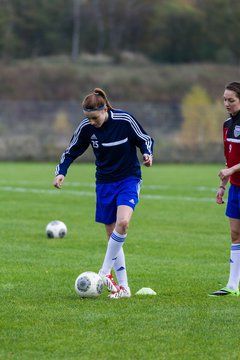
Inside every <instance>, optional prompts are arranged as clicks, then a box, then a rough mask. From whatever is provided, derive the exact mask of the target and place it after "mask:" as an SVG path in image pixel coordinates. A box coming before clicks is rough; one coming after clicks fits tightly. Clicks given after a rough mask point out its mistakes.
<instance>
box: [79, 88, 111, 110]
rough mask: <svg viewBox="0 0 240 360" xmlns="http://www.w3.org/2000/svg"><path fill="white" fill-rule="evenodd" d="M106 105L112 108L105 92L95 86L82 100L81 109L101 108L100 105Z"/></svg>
mask: <svg viewBox="0 0 240 360" xmlns="http://www.w3.org/2000/svg"><path fill="white" fill-rule="evenodd" d="M104 105H106V106H107V108H108V109H110V110H113V107H112V106H111V104H110V102H109V100H108V98H107V95H106V93H105V92H104V91H103V90H102V89H100V88H95V89H94V91H93V93H91V94H89V95H87V96H86V97H85V99H84V100H83V103H82V107H83V109H92V110H94V109H99V110H100V109H101V107H102V106H104Z"/></svg>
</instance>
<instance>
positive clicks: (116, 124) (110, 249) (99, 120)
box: [53, 88, 153, 299]
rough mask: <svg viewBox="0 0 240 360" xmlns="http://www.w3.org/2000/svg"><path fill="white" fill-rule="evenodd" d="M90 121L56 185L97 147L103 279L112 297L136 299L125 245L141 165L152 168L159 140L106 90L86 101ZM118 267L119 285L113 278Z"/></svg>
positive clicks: (76, 137) (64, 162)
mask: <svg viewBox="0 0 240 360" xmlns="http://www.w3.org/2000/svg"><path fill="white" fill-rule="evenodd" d="M82 107H83V113H84V115H85V118H84V119H83V120H82V121H81V122H80V125H79V126H78V128H77V129H76V131H75V132H74V134H73V137H72V139H71V141H70V144H69V147H68V148H67V149H66V150H65V152H64V153H63V155H62V157H61V160H60V163H59V165H58V166H57V168H56V177H55V179H54V180H53V185H54V186H55V187H56V188H61V186H62V184H63V181H64V178H65V176H66V174H67V170H68V168H69V166H70V165H71V163H72V162H73V161H74V160H75V159H76V158H77V157H79V156H80V155H82V154H83V153H84V151H85V150H86V149H87V148H88V146H89V145H91V146H92V149H93V152H94V155H95V158H96V162H95V163H96V217H95V219H96V222H100V223H103V224H105V227H106V232H107V236H108V246H107V250H106V254H105V258H104V261H103V264H102V268H101V270H100V271H99V275H100V276H101V277H102V279H103V282H104V284H105V285H106V286H107V288H108V290H110V291H111V294H110V295H109V297H110V298H113V299H118V298H126V297H130V296H131V291H130V288H129V286H128V279H127V272H126V265H125V256H124V251H123V244H124V241H125V240H126V237H127V230H128V226H129V223H130V220H131V217H132V213H133V210H134V208H135V206H136V204H137V203H138V198H139V191H140V184H141V167H140V163H139V160H138V157H137V151H136V150H137V147H138V148H139V149H140V151H141V153H142V155H143V165H145V166H147V167H149V166H151V165H152V151H153V139H152V138H151V137H150V136H149V135H147V133H146V132H145V131H144V130H143V128H142V127H141V125H140V124H139V123H138V122H137V120H136V119H135V118H134V117H133V116H132V115H131V114H129V113H128V112H126V111H122V110H116V109H113V108H112V106H111V105H110V103H109V101H108V98H107V96H106V94H105V92H104V91H103V90H102V89H99V88H96V89H94V92H93V93H91V94H89V95H87V96H86V97H85V99H84V100H83V103H82ZM112 268H114V271H115V274H116V277H117V280H118V285H117V284H116V282H115V281H114V280H113V277H112V273H111V271H112Z"/></svg>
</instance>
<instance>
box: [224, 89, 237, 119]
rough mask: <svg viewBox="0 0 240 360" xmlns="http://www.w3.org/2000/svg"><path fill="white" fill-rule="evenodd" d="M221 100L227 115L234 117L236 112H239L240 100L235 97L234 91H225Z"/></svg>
mask: <svg viewBox="0 0 240 360" xmlns="http://www.w3.org/2000/svg"><path fill="white" fill-rule="evenodd" d="M223 99H224V106H225V108H226V110H227V112H228V113H229V114H231V115H235V114H236V113H237V112H238V111H240V99H239V98H238V97H237V94H236V93H235V91H232V90H225V91H224V94H223Z"/></svg>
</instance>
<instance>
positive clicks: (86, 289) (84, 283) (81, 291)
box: [75, 271, 103, 298]
mask: <svg viewBox="0 0 240 360" xmlns="http://www.w3.org/2000/svg"><path fill="white" fill-rule="evenodd" d="M75 291H76V293H77V294H78V295H79V296H80V297H82V298H95V297H98V296H99V295H100V294H101V293H102V291H103V281H102V279H101V277H100V276H99V275H98V274H97V273H95V272H93V271H85V272H83V273H82V274H80V275H79V276H78V277H77V279H76V281H75Z"/></svg>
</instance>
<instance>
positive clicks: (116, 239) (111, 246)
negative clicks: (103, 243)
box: [100, 230, 127, 274]
mask: <svg viewBox="0 0 240 360" xmlns="http://www.w3.org/2000/svg"><path fill="white" fill-rule="evenodd" d="M126 237H127V234H125V235H121V234H118V233H117V231H116V230H113V232H112V234H111V236H110V238H109V240H108V246H107V251H106V255H105V258H104V261H103V265H102V269H101V270H100V272H102V273H104V274H109V273H110V271H111V269H112V267H113V264H114V262H115V260H116V258H117V256H118V254H119V252H120V250H121V249H122V246H123V244H124V240H125V239H126Z"/></svg>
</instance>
